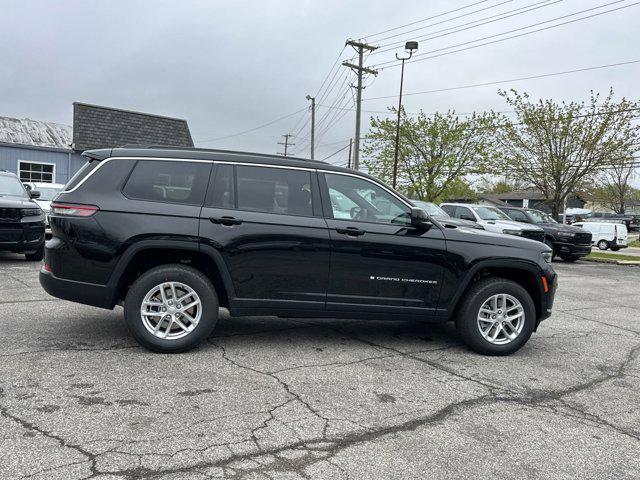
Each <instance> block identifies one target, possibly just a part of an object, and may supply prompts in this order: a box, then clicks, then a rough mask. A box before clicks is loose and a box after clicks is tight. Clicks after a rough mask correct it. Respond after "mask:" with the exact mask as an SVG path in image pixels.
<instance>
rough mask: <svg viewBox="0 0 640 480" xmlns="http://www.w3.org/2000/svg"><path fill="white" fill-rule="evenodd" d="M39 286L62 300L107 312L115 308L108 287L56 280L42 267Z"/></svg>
mask: <svg viewBox="0 0 640 480" xmlns="http://www.w3.org/2000/svg"><path fill="white" fill-rule="evenodd" d="M40 285H42V288H44V290H45V292H47V293H48V294H49V295H51V296H54V297H57V298H61V299H63V300H69V301H71V302H77V303H83V304H85V305H91V306H93V307H100V308H108V309H109V310H111V309H112V308H113V307H115V303H114V301H113V292H112V291H111V289H110V288H109V287H107V286H105V285H96V284H93V283H85V282H77V281H74V280H64V279H62V278H57V277H56V276H54V275H53V273H51V272H48V271H47V270H45V269H44V267H42V268H41V269H40Z"/></svg>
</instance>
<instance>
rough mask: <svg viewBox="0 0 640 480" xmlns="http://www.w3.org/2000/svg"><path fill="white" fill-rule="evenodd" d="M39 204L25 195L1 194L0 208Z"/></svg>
mask: <svg viewBox="0 0 640 480" xmlns="http://www.w3.org/2000/svg"><path fill="white" fill-rule="evenodd" d="M37 206H38V204H37V203H36V202H34V201H33V200H31V199H30V198H25V197H9V196H2V195H0V208H34V207H37Z"/></svg>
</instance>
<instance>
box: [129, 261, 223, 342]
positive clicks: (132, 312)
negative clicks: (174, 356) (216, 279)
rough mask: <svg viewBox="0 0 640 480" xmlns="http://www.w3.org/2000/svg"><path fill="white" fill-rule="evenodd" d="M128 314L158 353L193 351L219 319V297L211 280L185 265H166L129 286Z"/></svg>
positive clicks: (138, 333)
mask: <svg viewBox="0 0 640 480" xmlns="http://www.w3.org/2000/svg"><path fill="white" fill-rule="evenodd" d="M124 317H125V321H126V323H127V326H128V327H129V330H130V331H131V334H132V335H133V336H134V337H135V339H136V340H137V341H138V342H139V343H140V344H141V345H142V346H144V347H146V348H148V349H149V350H153V351H154V352H162V353H178V352H185V351H187V350H191V349H192V348H195V347H196V346H198V345H199V344H200V343H201V342H203V341H204V340H206V339H207V337H208V336H209V335H210V334H211V332H212V331H213V329H214V328H215V326H216V323H217V321H218V296H217V295H216V291H215V289H214V288H213V285H211V282H210V281H209V279H208V278H207V277H206V276H205V275H203V274H202V273H201V272H199V271H198V270H196V269H194V268H191V267H187V266H185V265H162V266H160V267H156V268H152V269H151V270H149V271H147V272H145V273H144V274H142V275H141V276H140V277H139V278H138V279H137V280H136V281H135V283H134V284H133V285H132V286H131V288H130V289H129V292H128V294H127V297H126V299H125V303H124Z"/></svg>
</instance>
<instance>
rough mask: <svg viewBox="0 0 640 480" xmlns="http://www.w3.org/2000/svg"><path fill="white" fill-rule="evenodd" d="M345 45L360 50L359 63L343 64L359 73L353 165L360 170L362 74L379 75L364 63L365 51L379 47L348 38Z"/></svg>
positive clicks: (371, 50)
mask: <svg viewBox="0 0 640 480" xmlns="http://www.w3.org/2000/svg"><path fill="white" fill-rule="evenodd" d="M345 45H349V46H351V47H353V48H354V49H355V51H356V52H358V65H354V64H353V63H349V62H342V65H343V66H345V67H349V68H350V69H351V70H353V71H354V72H356V74H357V75H358V84H357V86H356V90H357V92H356V135H355V145H354V148H353V166H354V169H355V170H358V168H359V167H360V113H361V108H362V105H361V103H362V74H363V73H369V74H371V75H377V74H378V71H377V70H373V69H372V68H367V67H365V66H364V65H363V63H364V51H365V50H367V51H369V52H373V51H374V50H377V49H378V47H374V46H373V45H369V44H367V43H362V42H357V41H355V40H347V41H346V42H345Z"/></svg>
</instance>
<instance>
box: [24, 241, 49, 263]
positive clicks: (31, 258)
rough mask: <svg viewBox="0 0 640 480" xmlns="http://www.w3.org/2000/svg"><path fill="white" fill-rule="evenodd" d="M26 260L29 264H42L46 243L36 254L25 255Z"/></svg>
mask: <svg viewBox="0 0 640 480" xmlns="http://www.w3.org/2000/svg"><path fill="white" fill-rule="evenodd" d="M24 258H25V259H26V260H27V262H41V261H42V260H43V259H44V243H43V244H42V245H40V247H39V248H38V250H36V251H35V252H32V253H25V254H24Z"/></svg>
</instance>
